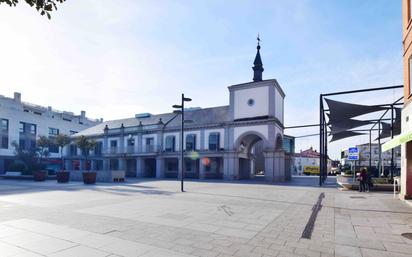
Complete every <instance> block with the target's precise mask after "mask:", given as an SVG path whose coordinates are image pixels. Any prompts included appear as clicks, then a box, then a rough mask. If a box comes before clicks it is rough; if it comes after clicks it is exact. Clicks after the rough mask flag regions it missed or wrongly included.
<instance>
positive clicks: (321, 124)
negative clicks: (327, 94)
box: [319, 95, 323, 186]
mask: <svg viewBox="0 0 412 257" xmlns="http://www.w3.org/2000/svg"><path fill="white" fill-rule="evenodd" d="M322 154H323V97H322V95H320V96H319V186H322V182H323V181H322V169H323V157H322Z"/></svg>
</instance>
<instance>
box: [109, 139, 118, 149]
mask: <svg viewBox="0 0 412 257" xmlns="http://www.w3.org/2000/svg"><path fill="white" fill-rule="evenodd" d="M110 147H111V148H115V147H117V140H110Z"/></svg>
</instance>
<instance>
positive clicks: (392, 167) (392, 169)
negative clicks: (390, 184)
mask: <svg viewBox="0 0 412 257" xmlns="http://www.w3.org/2000/svg"><path fill="white" fill-rule="evenodd" d="M391 139H393V105H391ZM393 150H394V149H393V148H392V149H391V179H392V180H393V171H394V165H393V154H394V152H393Z"/></svg>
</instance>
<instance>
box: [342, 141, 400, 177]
mask: <svg viewBox="0 0 412 257" xmlns="http://www.w3.org/2000/svg"><path fill="white" fill-rule="evenodd" d="M356 147H357V148H358V149H359V161H357V162H356V166H358V167H369V164H371V166H372V169H375V168H376V167H377V166H378V163H379V145H378V144H371V148H372V155H370V150H369V143H366V144H361V145H356ZM369 156H371V162H369ZM391 161H392V153H391V151H385V152H382V153H381V167H383V168H384V169H385V170H386V172H388V171H389V170H390V167H391ZM393 161H394V168H395V171H396V172H395V175H399V172H400V168H401V147H400V146H398V147H395V148H394V156H393ZM341 164H342V165H345V164H354V163H353V161H350V160H348V149H344V150H342V151H341Z"/></svg>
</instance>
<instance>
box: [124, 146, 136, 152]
mask: <svg viewBox="0 0 412 257" xmlns="http://www.w3.org/2000/svg"><path fill="white" fill-rule="evenodd" d="M134 152H135V147H134V145H128V146H127V147H126V153H134Z"/></svg>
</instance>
